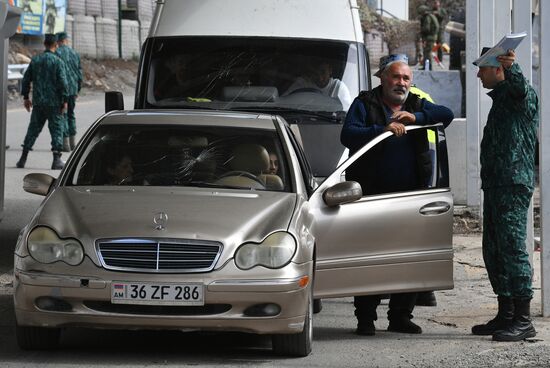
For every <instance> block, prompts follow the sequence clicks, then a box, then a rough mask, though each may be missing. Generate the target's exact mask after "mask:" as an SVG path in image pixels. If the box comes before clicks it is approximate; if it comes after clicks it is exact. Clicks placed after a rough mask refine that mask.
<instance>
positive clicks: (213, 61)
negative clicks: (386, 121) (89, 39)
mask: <svg viewBox="0 0 550 368" xmlns="http://www.w3.org/2000/svg"><path fill="white" fill-rule="evenodd" d="M152 42H153V47H152V54H151V55H152V56H151V60H150V67H149V71H150V74H149V77H148V80H147V90H146V94H147V102H148V105H149V106H150V107H159V108H173V107H174V108H181V107H187V108H189V107H191V108H193V107H196V108H208V109H224V110H249V111H262V110H263V111H282V112H284V111H288V112H291V111H301V112H312V113H319V114H328V115H334V114H335V113H338V112H346V111H347V110H348V108H349V105H350V104H351V102H352V100H353V98H354V97H355V96H357V94H358V93H359V82H358V81H359V66H358V58H359V56H358V50H357V46H356V45H355V44H354V43H352V42H342V41H326V40H292V41H289V40H288V39H277V38H261V37H253V38H250V37H233V38H231V37H223V38H222V37H177V38H175V37H170V38H157V39H154V40H153V41H152Z"/></svg>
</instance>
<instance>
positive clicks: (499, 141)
mask: <svg viewBox="0 0 550 368" xmlns="http://www.w3.org/2000/svg"><path fill="white" fill-rule="evenodd" d="M487 50H488V48H484V50H483V51H484V52H483V53H485V52H486V51H487ZM483 53H482V55H483ZM514 61H515V53H514V52H513V50H509V51H508V53H507V54H506V55H503V56H499V57H498V58H497V59H496V60H494V59H493V60H491V59H487V60H485V61H479V60H478V61H477V63H474V65H477V66H478V67H479V72H478V73H477V76H478V77H479V79H481V82H482V83H483V87H485V88H487V89H490V90H491V91H490V92H489V93H488V95H489V96H490V97H491V98H492V99H493V106H492V107H491V110H490V111H489V116H488V117H487V124H486V125H485V128H484V130H483V139H482V141H481V157H480V160H481V187H482V189H483V193H484V202H483V260H484V261H485V266H486V268H487V274H488V275H489V280H490V282H491V286H492V287H493V291H494V293H495V294H496V295H497V296H498V314H497V316H496V317H495V318H494V319H492V320H491V321H489V322H488V323H486V324H482V325H477V326H474V327H473V328H472V333H473V334H474V335H493V340H496V341H520V340H524V339H526V338H529V337H534V336H535V335H536V331H535V328H534V327H533V325H532V324H531V318H530V310H529V308H530V302H531V298H532V297H533V288H532V284H531V283H532V268H531V264H530V262H529V254H528V252H527V249H526V245H525V240H526V237H527V232H526V228H527V211H528V209H529V202H530V200H531V197H532V195H533V190H534V185H535V147H536V142H537V129H538V125H539V111H538V97H537V94H536V93H535V91H534V89H533V88H532V87H531V86H530V85H529V83H528V82H527V80H525V77H524V76H523V74H522V72H521V69H520V67H519V65H518V64H516V63H514ZM531 246H532V245H531Z"/></svg>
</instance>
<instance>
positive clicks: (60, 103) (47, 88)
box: [16, 34, 68, 170]
mask: <svg viewBox="0 0 550 368" xmlns="http://www.w3.org/2000/svg"><path fill="white" fill-rule="evenodd" d="M44 47H45V50H44V52H43V53H41V54H39V55H36V56H35V57H33V58H32V60H31V62H30V64H29V67H28V68H27V70H26V71H25V75H24V76H23V83H22V89H21V94H22V95H23V104H24V106H25V109H26V110H27V111H29V112H30V111H31V109H32V113H31V121H30V123H29V127H28V129H27V134H26V135H25V140H24V141H23V153H22V154H21V158H20V159H19V161H17V164H16V167H18V168H20V169H22V168H24V167H25V164H26V162H27V155H28V154H29V151H31V150H32V147H33V145H34V142H35V141H36V138H38V135H39V134H40V132H41V131H42V128H43V127H44V124H45V123H46V120H48V129H49V130H50V134H51V136H52V151H53V162H52V170H61V169H62V168H63V166H64V162H63V161H61V150H62V149H63V129H64V120H63V114H64V113H65V111H66V109H67V97H68V94H67V88H68V87H67V76H66V74H65V65H64V63H63V61H62V60H61V59H60V58H59V57H58V56H57V55H56V54H55V50H56V48H57V44H56V37H55V35H53V34H46V35H45V36H44ZM31 83H32V100H31V99H29V93H30V92H31Z"/></svg>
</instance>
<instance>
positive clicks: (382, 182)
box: [342, 126, 449, 196]
mask: <svg viewBox="0 0 550 368" xmlns="http://www.w3.org/2000/svg"><path fill="white" fill-rule="evenodd" d="M342 179H343V180H353V181H357V182H359V184H361V187H362V189H363V195H364V196H369V195H378V194H388V193H397V192H408V191H416V190H426V189H439V188H447V187H448V186H449V170H448V162H447V145H446V141H445V133H444V131H443V127H439V126H438V127H430V128H421V129H415V130H411V131H408V133H407V134H406V135H404V136H402V137H396V136H394V135H391V136H389V137H387V138H386V139H384V140H382V141H380V142H379V143H378V144H376V145H375V146H373V147H372V148H371V149H370V150H368V151H367V152H365V154H363V155H362V156H361V157H360V158H358V159H357V160H356V161H355V162H353V163H352V164H351V165H350V166H349V167H348V168H347V169H346V171H345V174H344V175H342Z"/></svg>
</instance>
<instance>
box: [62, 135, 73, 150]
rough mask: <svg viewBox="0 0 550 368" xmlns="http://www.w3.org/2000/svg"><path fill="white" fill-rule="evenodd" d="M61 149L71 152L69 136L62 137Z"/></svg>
mask: <svg viewBox="0 0 550 368" xmlns="http://www.w3.org/2000/svg"><path fill="white" fill-rule="evenodd" d="M61 151H62V152H71V144H70V140H69V137H65V138H63V149H62V150H61Z"/></svg>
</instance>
